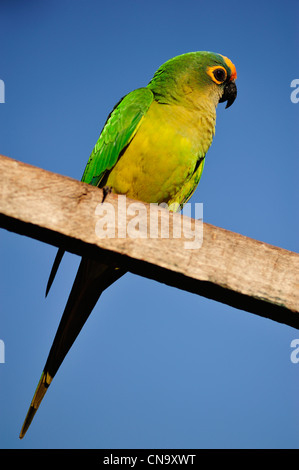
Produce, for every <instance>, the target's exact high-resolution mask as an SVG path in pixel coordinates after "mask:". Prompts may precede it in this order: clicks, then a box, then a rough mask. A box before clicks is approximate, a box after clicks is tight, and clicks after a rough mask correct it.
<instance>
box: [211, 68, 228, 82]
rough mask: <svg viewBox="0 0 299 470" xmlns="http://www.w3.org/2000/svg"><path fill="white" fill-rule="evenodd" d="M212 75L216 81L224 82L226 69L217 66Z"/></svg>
mask: <svg viewBox="0 0 299 470" xmlns="http://www.w3.org/2000/svg"><path fill="white" fill-rule="evenodd" d="M213 75H214V77H215V79H216V80H217V82H224V80H225V79H226V70H225V69H223V68H218V69H215V70H214V71H213Z"/></svg>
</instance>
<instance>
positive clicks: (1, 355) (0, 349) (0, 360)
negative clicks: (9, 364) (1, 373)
mask: <svg viewBox="0 0 299 470" xmlns="http://www.w3.org/2000/svg"><path fill="white" fill-rule="evenodd" d="M4 351H5V346H4V341H3V340H2V339H0V364H4V362H5V352H4Z"/></svg>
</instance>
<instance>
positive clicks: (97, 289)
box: [20, 259, 125, 439]
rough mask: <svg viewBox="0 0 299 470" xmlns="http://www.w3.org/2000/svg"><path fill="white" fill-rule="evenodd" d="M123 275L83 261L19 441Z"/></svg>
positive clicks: (114, 270)
mask: <svg viewBox="0 0 299 470" xmlns="http://www.w3.org/2000/svg"><path fill="white" fill-rule="evenodd" d="M124 273H125V271H124V270H122V269H120V268H117V267H116V266H114V265H111V264H109V265H108V264H102V263H99V262H97V261H93V260H89V259H82V261H81V263H80V266H79V269H78V272H77V276H76V279H75V281H74V284H73V287H72V290H71V293H70V295H69V298H68V301H67V304H66V307H65V310H64V313H63V315H62V318H61V321H60V324H59V327H58V330H57V332H56V335H55V338H54V341H53V344H52V347H51V350H50V353H49V356H48V359H47V362H46V365H45V367H44V370H43V373H42V376H41V379H40V381H39V383H38V386H37V389H36V391H35V394H34V397H33V399H32V402H31V405H30V407H29V410H28V413H27V416H26V418H25V421H24V424H23V427H22V430H21V433H20V438H21V439H22V438H23V437H24V435H25V433H26V431H27V430H28V428H29V426H30V423H31V421H32V419H33V417H34V415H35V413H36V411H37V409H38V407H39V405H40V403H41V401H42V399H43V397H44V395H45V393H46V391H47V389H48V387H49V385H50V383H51V381H52V379H53V378H54V376H55V374H56V372H57V370H58V369H59V367H60V365H61V363H62V361H63V359H64V358H65V356H66V354H67V353H68V351H69V349H70V348H71V346H72V344H73V342H74V341H75V339H76V337H77V336H78V334H79V332H80V331H81V328H82V327H83V325H84V323H85V322H86V320H87V318H88V317H89V315H90V313H91V311H92V310H93V308H94V306H95V304H96V303H97V300H98V298H99V297H100V295H101V293H102V292H103V291H104V290H105V289H106V288H107V287H108V286H110V285H111V284H112V283H113V282H115V281H116V280H117V279H118V278H120V277H121V276H122V275H123V274H124Z"/></svg>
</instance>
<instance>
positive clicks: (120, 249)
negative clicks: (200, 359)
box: [0, 156, 299, 328]
mask: <svg viewBox="0 0 299 470" xmlns="http://www.w3.org/2000/svg"><path fill="white" fill-rule="evenodd" d="M0 188H1V197H0V226H1V227H3V228H5V229H8V230H11V231H14V232H17V233H19V234H23V235H26V236H29V237H32V238H35V239H38V240H41V241H44V242H46V243H50V244H52V245H56V246H62V247H64V248H65V249H66V250H67V251H70V252H73V253H76V254H79V255H85V256H90V257H93V258H98V259H101V257H103V256H105V257H107V256H108V257H111V259H114V260H117V262H118V263H119V264H120V265H121V266H124V267H125V268H126V269H128V270H129V271H131V272H134V273H137V274H139V275H142V276H145V277H148V278H152V279H155V280H157V281H160V282H163V283H165V284H168V285H171V286H175V287H178V288H180V289H184V290H187V291H190V292H194V293H197V294H200V295H202V296H205V297H208V298H211V299H214V300H217V301H220V302H223V303H226V304H228V305H231V306H233V307H236V308H239V309H242V310H246V311H249V312H252V313H255V314H257V315H260V316H263V317H267V318H270V319H272V320H276V321H278V322H281V323H284V324H286V325H289V326H292V327H295V328H299V255H298V254H297V253H293V252H290V251H287V250H284V249H282V248H278V247H275V246H271V245H268V244H266V243H262V242H259V241H256V240H253V239H250V238H248V237H245V236H242V235H239V234H237V233H233V232H230V231H227V230H224V229H222V228H218V227H215V226H212V225H209V224H205V223H204V224H202V223H201V222H199V221H196V220H194V219H189V218H188V217H186V216H182V215H180V214H172V213H169V212H168V211H167V210H166V209H163V210H158V209H157V208H154V209H155V210H156V212H157V214H158V217H159V224H160V225H159V227H160V226H162V227H167V222H168V223H169V226H170V238H163V236H164V235H165V234H164V235H163V234H162V235H161V233H160V235H159V237H158V238H151V237H150V236H149V234H150V226H151V223H152V218H151V217H152V215H151V212H150V211H151V209H152V208H151V207H150V205H148V204H143V205H142V206H138V205H137V206H136V201H132V200H129V199H126V200H125V198H124V196H122V199H119V198H118V196H117V195H113V194H110V195H108V196H107V198H106V199H105V204H104V205H102V204H101V202H102V196H103V193H102V190H101V189H98V188H95V187H93V186H90V185H87V184H85V183H81V182H79V181H76V180H73V179H71V178H67V177H64V176H61V175H57V174H54V173H50V172H48V171H45V170H42V169H39V168H36V167H32V166H30V165H27V164H24V163H21V162H18V161H16V160H12V159H10V158H7V157H4V156H0ZM120 202H121V203H120ZM132 204H133V206H132ZM134 204H135V206H134ZM137 204H138V203H137ZM106 205H107V207H108V206H109V208H111V210H112V212H113V211H114V213H115V217H116V221H115V223H116V232H115V233H116V236H115V237H112V238H108V237H106V238H103V237H101V236H99V232H100V231H101V230H102V233H103V232H105V233H106V234H107V233H108V228H107V227H108V226H105V225H103V220H104V219H103V217H107V214H108V212H107V211H106V212H105V213H102V214H100V212H101V211H102V209H103V207H104V206H105V207H106ZM134 207H135V209H136V208H138V207H139V209H140V208H141V209H142V207H143V208H144V207H145V209H146V217H145V220H144V219H142V220H141V219H140V220H141V223H139V225H136V224H135V222H136V220H137V219H136V214H137V215H138V214H139V215H140V214H141V212H140V211H139V212H135V213H134V211H133V209H134ZM156 212H155V211H154V213H155V214H156ZM105 214H106V215H105ZM110 215H111V214H110ZM125 219H126V220H125ZM140 220H139V221H140ZM134 224H135V226H134ZM179 226H180V227H181V228H182V227H183V228H184V229H183V230H182V232H183V233H182V235H181V236H180V237H179V238H175V236H174V235H175V234H176V232H175V230H177V228H178V227H179ZM109 227H110V228H109V230H110V229H111V224H110V225H109ZM202 227H203V243H202V246H201V247H195V248H193V249H190V248H187V245H186V244H187V243H190V241H191V242H192V237H193V240H194V239H195V236H194V234H195V233H197V234H199V233H200V229H201V228H202ZM112 228H113V227H112ZM129 229H130V230H131V232H130V230H129ZM137 229H138V230H137ZM151 229H152V226H151ZM126 231H127V232H130V233H131V235H132V233H133V234H134V233H135V235H136V233H137V232H138V234H139V237H138V238H132V236H126V237H124V234H125V233H126ZM100 235H101V234H100ZM110 235H111V232H110ZM112 235H113V234H112ZM199 244H200V243H199Z"/></svg>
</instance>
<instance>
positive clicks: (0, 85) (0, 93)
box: [0, 80, 5, 103]
mask: <svg viewBox="0 0 299 470" xmlns="http://www.w3.org/2000/svg"><path fill="white" fill-rule="evenodd" d="M0 103H5V85H4V81H3V80H0Z"/></svg>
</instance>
